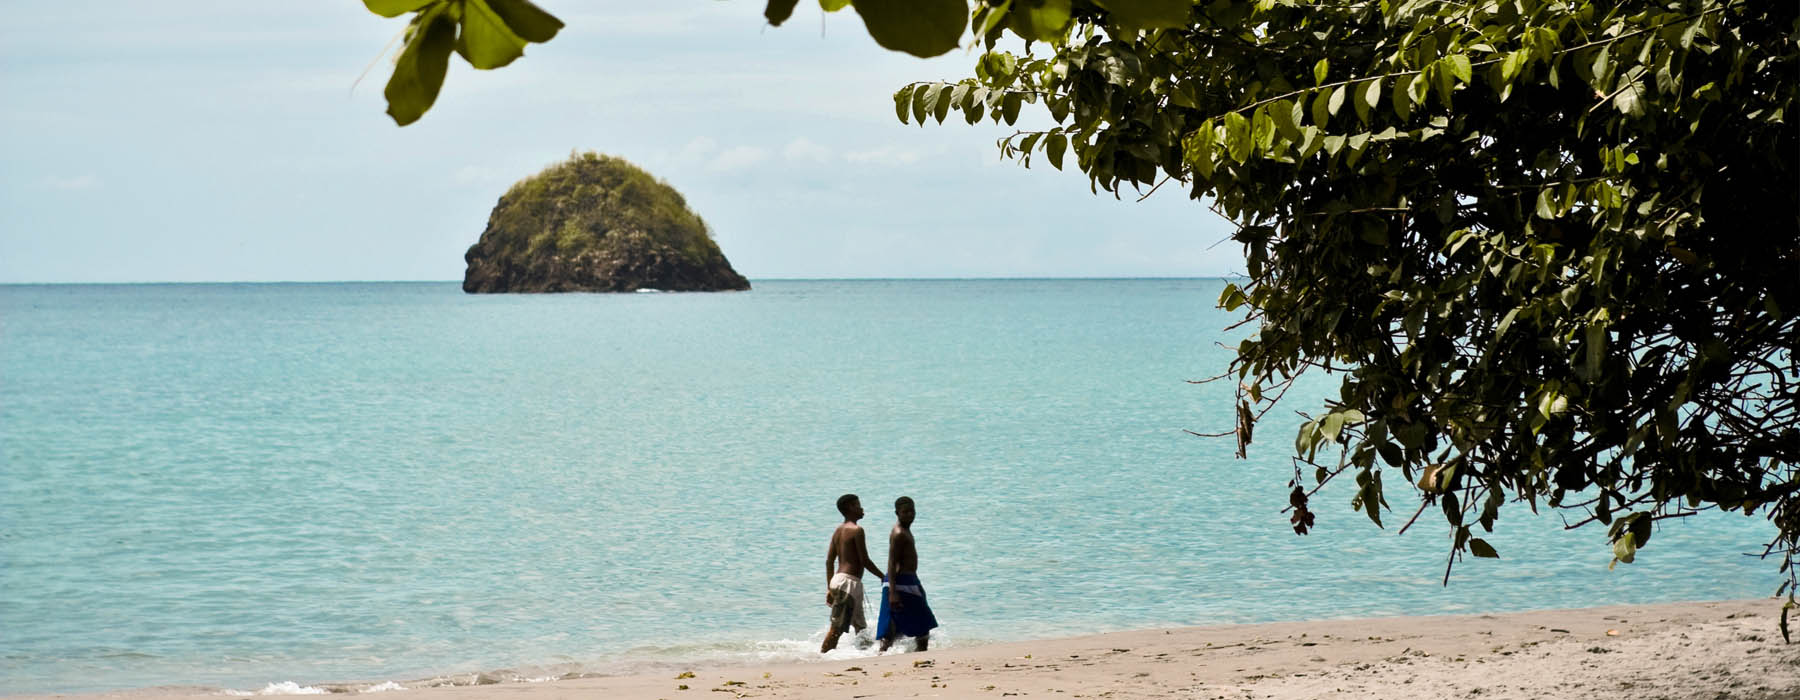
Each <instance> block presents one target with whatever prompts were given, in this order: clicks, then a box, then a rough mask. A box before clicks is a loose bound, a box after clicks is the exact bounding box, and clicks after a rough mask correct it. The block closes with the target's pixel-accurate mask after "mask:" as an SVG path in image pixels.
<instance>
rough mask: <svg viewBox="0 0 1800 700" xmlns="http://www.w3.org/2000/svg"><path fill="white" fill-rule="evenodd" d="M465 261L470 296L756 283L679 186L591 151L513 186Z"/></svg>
mask: <svg viewBox="0 0 1800 700" xmlns="http://www.w3.org/2000/svg"><path fill="white" fill-rule="evenodd" d="M463 259H464V260H465V261H467V262H468V264H469V269H468V271H467V272H465V273H464V274H463V291H464V292H468V293H471V294H478V293H505V292H635V291H638V290H662V291H671V292H713V291H728V290H744V289H749V288H750V282H749V281H748V280H745V279H744V277H743V275H739V274H738V273H737V271H736V270H733V269H731V263H730V262H729V261H727V260H726V259H725V254H724V253H721V252H719V245H718V244H717V243H714V242H713V239H712V235H711V234H710V233H709V232H708V230H707V228H706V222H705V221H703V220H701V219H700V217H699V215H697V214H695V213H694V212H692V211H690V210H688V207H687V201H686V200H685V199H683V198H682V196H681V193H679V192H676V191H675V188H673V187H670V186H669V185H668V183H665V182H663V181H661V180H658V179H656V178H654V177H651V176H650V174H649V173H646V172H644V171H643V170H642V169H640V168H638V167H637V166H635V165H632V164H631V163H629V162H626V161H625V160H624V159H622V158H614V157H612V156H605V155H600V154H597V153H593V152H588V153H580V154H576V155H573V156H571V157H570V158H569V160H567V161H564V162H562V163H558V164H556V165H552V166H550V167H549V168H546V169H545V170H544V171H543V172H541V173H538V174H536V175H533V176H531V177H528V178H525V179H524V180H520V181H519V182H518V183H516V184H514V185H513V186H512V188H511V189H508V190H507V191H506V194H505V195H503V196H501V197H500V203H499V204H496V205H495V206H494V211H493V213H492V214H489V215H488V224H487V230H486V231H482V232H481V240H480V241H478V242H477V243H476V244H475V245H473V246H470V247H469V252H468V253H466V254H464V255H463Z"/></svg>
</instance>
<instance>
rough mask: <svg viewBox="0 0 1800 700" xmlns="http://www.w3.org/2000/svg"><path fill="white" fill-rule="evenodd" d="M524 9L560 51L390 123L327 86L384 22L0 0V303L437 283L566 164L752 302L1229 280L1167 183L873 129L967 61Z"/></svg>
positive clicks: (703, 21) (681, 18)
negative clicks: (638, 175)
mask: <svg viewBox="0 0 1800 700" xmlns="http://www.w3.org/2000/svg"><path fill="white" fill-rule="evenodd" d="M542 4H543V5H544V6H545V7H546V8H547V9H549V10H550V11H552V12H555V13H557V14H558V15H559V16H561V17H562V18H563V19H564V20H565V21H566V22H567V23H568V28H567V29H565V30H564V31H563V33H562V34H561V35H559V36H558V37H557V38H556V39H555V40H554V41H552V42H550V43H549V44H546V45H542V46H537V45H534V46H532V47H531V48H530V49H528V50H527V53H526V56H525V58H523V59H521V60H520V61H518V62H517V63H515V64H513V65H512V66H510V67H508V68H505V69H501V70H498V71H491V72H477V71H474V70H472V69H469V68H468V66H467V65H466V64H463V63H462V62H461V59H453V64H452V66H453V67H452V68H451V71H450V76H449V80H448V83H447V85H446V86H445V89H444V92H443V95H442V96H441V97H440V98H439V100H438V102H437V106H436V107H435V108H434V109H433V110H432V111H431V112H430V113H429V114H427V115H426V117H425V118H424V120H423V121H422V122H420V123H419V124H416V125H413V126H410V127H407V128H404V129H401V128H397V127H395V126H394V125H393V123H392V122H391V121H390V120H389V119H388V117H387V116H386V115H385V114H383V109H384V106H385V105H384V102H383V101H382V97H381V89H382V86H383V84H384V83H385V82H386V80H387V73H388V64H387V62H386V61H382V62H380V63H378V64H377V65H376V66H375V67H374V69H373V70H370V71H369V73H368V75H367V76H366V77H364V78H363V79H362V82H361V83H360V84H359V85H356V86H355V88H354V90H353V89H352V84H353V83H355V81H356V80H357V76H358V75H359V74H361V73H362V71H363V69H364V67H365V66H367V65H368V64H369V63H370V61H371V60H372V59H374V58H375V57H376V55H377V53H378V52H379V51H380V50H381V48H382V47H383V46H384V45H386V44H387V43H388V42H389V41H390V40H391V39H393V38H394V37H395V36H396V34H397V33H398V32H400V31H401V28H402V27H403V24H404V23H403V21H402V20H398V19H396V20H384V19H382V18H380V17H377V16H375V15H373V14H370V13H368V12H367V11H365V10H364V9H363V8H362V5H361V3H359V2H355V1H354V0H342V1H340V2H331V3H323V2H284V3H223V2H169V3H120V2H100V1H98V0H57V1H55V2H51V1H49V0H32V1H28V2H18V3H9V4H8V7H7V9H8V19H7V21H6V22H5V23H4V24H0V61H3V67H0V90H3V91H4V94H5V95H6V96H7V98H6V100H5V101H4V104H0V119H3V120H4V128H0V153H4V154H5V155H4V161H3V162H4V167H3V168H0V282H132V281H208V280H233V281H237V280H242V281H275V280H445V279H460V278H461V277H462V273H463V261H462V254H463V251H464V250H465V249H467V247H468V246H469V245H470V244H472V243H474V242H475V240H476V238H477V237H478V236H479V235H480V233H481V230H482V227H483V225H484V224H485V223H486V220H487V215H488V211H489V210H490V209H491V208H492V207H493V205H494V202H495V200H496V199H497V198H498V197H499V195H500V194H501V193H502V192H503V191H505V189H506V187H507V185H508V184H510V183H512V182H513V181H515V180H517V179H519V178H521V177H524V176H526V175H528V174H531V173H533V172H535V171H537V170H538V169H539V168H541V167H543V166H545V165H548V164H550V163H552V162H555V161H558V160H560V159H562V158H565V157H567V155H568V154H569V152H570V151H571V150H575V149H580V150H589V149H592V150H596V151H600V152H603V153H610V154H615V155H619V156H623V157H625V158H627V159H629V160H632V161H634V162H636V163H638V164H639V165H641V166H643V167H644V168H645V169H647V170H649V171H650V172H652V173H654V174H656V175H657V176H659V177H662V178H663V179H665V180H667V181H668V182H669V183H670V184H672V185H674V186H675V187H676V189H678V190H680V191H681V192H683V193H684V194H685V195H686V196H687V198H688V200H689V202H690V204H691V205H692V206H693V207H694V209H695V210H696V211H697V212H699V213H700V215H701V216H702V217H705V219H706V220H707V222H708V223H709V224H710V225H711V228H712V230H713V233H714V236H715V238H716V239H717V240H718V242H719V244H720V246H721V247H722V248H723V249H724V251H725V254H726V255H727V256H729V257H730V259H731V262H732V264H733V265H734V266H735V267H736V268H737V269H738V270H740V271H741V272H743V273H744V274H745V275H747V276H749V277H751V278H753V279H754V278H772V277H819V278H842V277H850V278H854V277H1136V276H1216V275H1225V274H1231V273H1235V272H1241V271H1242V267H1243V263H1242V257H1241V252H1240V250H1239V248H1238V246H1237V245H1235V244H1233V243H1231V242H1229V241H1224V239H1225V238H1226V236H1227V235H1228V230H1229V229H1228V227H1227V226H1225V225H1224V223H1223V222H1221V221H1220V220H1218V218H1217V217H1215V216H1213V215H1212V214H1211V213H1209V212H1207V211H1206V210H1205V209H1204V208H1203V207H1202V206H1200V205H1199V204H1198V203H1195V202H1193V201H1190V200H1188V199H1187V198H1186V194H1185V192H1183V191H1182V188H1181V187H1180V186H1179V185H1177V184H1171V185H1170V186H1168V187H1164V188H1163V189H1162V191H1159V192H1157V193H1156V195H1155V196H1153V197H1151V198H1150V199H1148V200H1147V201H1144V202H1142V203H1137V202H1134V201H1133V200H1134V199H1135V198H1136V196H1135V195H1130V194H1128V195H1127V196H1126V197H1125V198H1124V199H1123V200H1122V201H1117V200H1115V199H1114V198H1113V197H1112V196H1111V195H1108V194H1105V193H1102V194H1101V195H1100V196H1095V195H1092V194H1089V192H1088V185H1087V180H1086V177H1085V176H1083V175H1081V174H1080V173H1077V172H1057V171H1055V170H1052V169H1050V168H1049V165H1048V164H1047V163H1034V167H1033V169H1031V170H1029V171H1028V170H1024V169H1022V168H1020V167H1019V166H1018V165H1017V164H1015V163H1011V162H1002V161H1000V160H999V156H998V151H997V150H996V148H995V147H994V140H995V139H996V138H997V137H999V136H1001V135H1003V134H1008V133H1011V132H1012V131H1013V129H1014V127H999V126H994V125H992V124H984V125H982V126H976V127H970V126H967V125H965V124H963V123H962V122H961V121H955V123H953V124H946V125H943V126H937V125H933V126H929V127H926V128H923V129H921V128H919V127H917V126H907V125H902V124H900V123H899V122H898V121H896V120H895V118H894V111H893V101H892V99H891V95H892V93H893V91H894V90H895V89H896V88H898V87H899V86H901V85H902V84H904V83H906V82H908V81H911V80H938V79H956V78H960V77H963V76H966V75H969V74H970V70H971V69H970V67H971V66H972V65H973V61H974V56H975V54H973V53H968V52H964V51H957V52H952V53H951V54H950V55H948V56H944V57H940V58H938V59H934V60H930V61H923V60H919V59H915V58H911V57H908V56H904V55H901V54H895V53H890V52H887V51H884V50H881V49H880V48H879V47H877V46H875V44H874V42H873V41H872V40H870V39H869V37H868V35H867V34H866V33H864V31H863V28H862V24H861V21H860V20H859V19H858V18H857V16H856V15H855V14H854V12H852V11H849V10H846V11H844V12H841V13H837V14H833V15H828V16H824V17H821V13H820V12H819V11H818V9H817V6H816V5H815V4H811V3H802V6H801V8H800V11H799V12H797V13H796V15H795V17H794V18H793V19H792V20H791V21H790V22H789V23H788V24H787V25H785V26H783V27H780V28H773V27H767V26H766V24H765V22H764V21H763V19H762V17H761V14H760V13H761V10H762V5H763V3H762V2H760V0H730V1H727V2H720V1H717V0H669V1H667V2H655V3H646V2H641V1H640V2H588V1H583V2H571V1H570V0H543V2H542ZM952 119H953V120H956V119H959V118H958V117H955V116H953V117H952ZM1031 119H1034V120H1037V121H1032V122H1030V124H1029V125H1028V124H1027V120H1024V119H1022V120H1021V122H1020V126H1021V127H1028V128H1042V127H1043V126H1046V125H1047V121H1045V120H1047V117H1043V116H1041V115H1034V116H1033V117H1031ZM1071 167H1072V166H1071ZM1221 241H1224V242H1223V243H1221Z"/></svg>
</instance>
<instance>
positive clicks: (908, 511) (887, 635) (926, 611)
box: [875, 496, 938, 651]
mask: <svg viewBox="0 0 1800 700" xmlns="http://www.w3.org/2000/svg"><path fill="white" fill-rule="evenodd" d="M914 515H915V513H914V508H913V500H912V499H911V498H908V497H906V496H901V497H900V499H899V500H896V501H894V517H895V518H896V519H897V520H899V522H898V523H896V524H895V525H894V529H893V531H892V532H889V533H888V579H887V586H885V587H884V588H883V589H882V596H881V617H880V618H879V621H878V622H877V624H876V625H875V636H876V637H877V638H879V639H881V650H882V651H887V648H888V646H889V645H891V644H893V643H894V640H895V639H899V638H900V637H916V638H918V640H919V651H925V650H926V649H928V648H930V646H931V630H932V628H934V627H937V626H938V624H937V618H936V617H933V616H932V614H931V606H930V605H926V604H925V587H924V586H922V585H920V584H919V550H918V549H917V548H915V547H914V546H913V535H912V524H913V517H914Z"/></svg>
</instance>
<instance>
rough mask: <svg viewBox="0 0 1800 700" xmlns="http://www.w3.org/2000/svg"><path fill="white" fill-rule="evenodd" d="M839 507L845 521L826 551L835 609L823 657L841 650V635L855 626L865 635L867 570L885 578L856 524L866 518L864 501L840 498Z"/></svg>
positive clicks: (829, 597)
mask: <svg viewBox="0 0 1800 700" xmlns="http://www.w3.org/2000/svg"><path fill="white" fill-rule="evenodd" d="M837 508H838V512H839V513H843V514H844V522H843V523H842V524H840V525H838V526H837V529H836V530H833V531H832V532H831V545H830V546H829V547H827V548H826V550H825V604H826V605H829V606H831V629H829V630H826V632H825V643H824V644H821V645H820V646H819V653H821V654H823V653H825V652H828V651H831V650H832V649H835V648H837V643H838V635H840V634H843V633H844V632H845V631H846V630H849V629H850V628H851V627H855V628H856V631H858V632H861V631H862V630H863V628H865V627H868V626H869V623H868V620H867V619H865V618H864V617H863V584H862V574H863V569H868V570H869V571H871V572H873V573H874V574H875V575H876V576H881V575H882V574H881V569H877V568H875V562H873V561H871V560H870V559H869V547H868V543H867V542H866V541H865V540H864V538H863V529H862V526H861V525H857V524H856V521H858V520H861V519H862V517H863V509H862V502H861V501H858V500H857V499H856V494H853V493H846V494H844V495H842V496H839V497H838V500H837Z"/></svg>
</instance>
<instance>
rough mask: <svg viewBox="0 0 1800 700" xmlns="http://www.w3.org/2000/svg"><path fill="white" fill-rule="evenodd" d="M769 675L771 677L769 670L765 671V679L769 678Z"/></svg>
mask: <svg viewBox="0 0 1800 700" xmlns="http://www.w3.org/2000/svg"><path fill="white" fill-rule="evenodd" d="M768 677H769V672H768V671H763V678H764V679H767V678H768Z"/></svg>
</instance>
